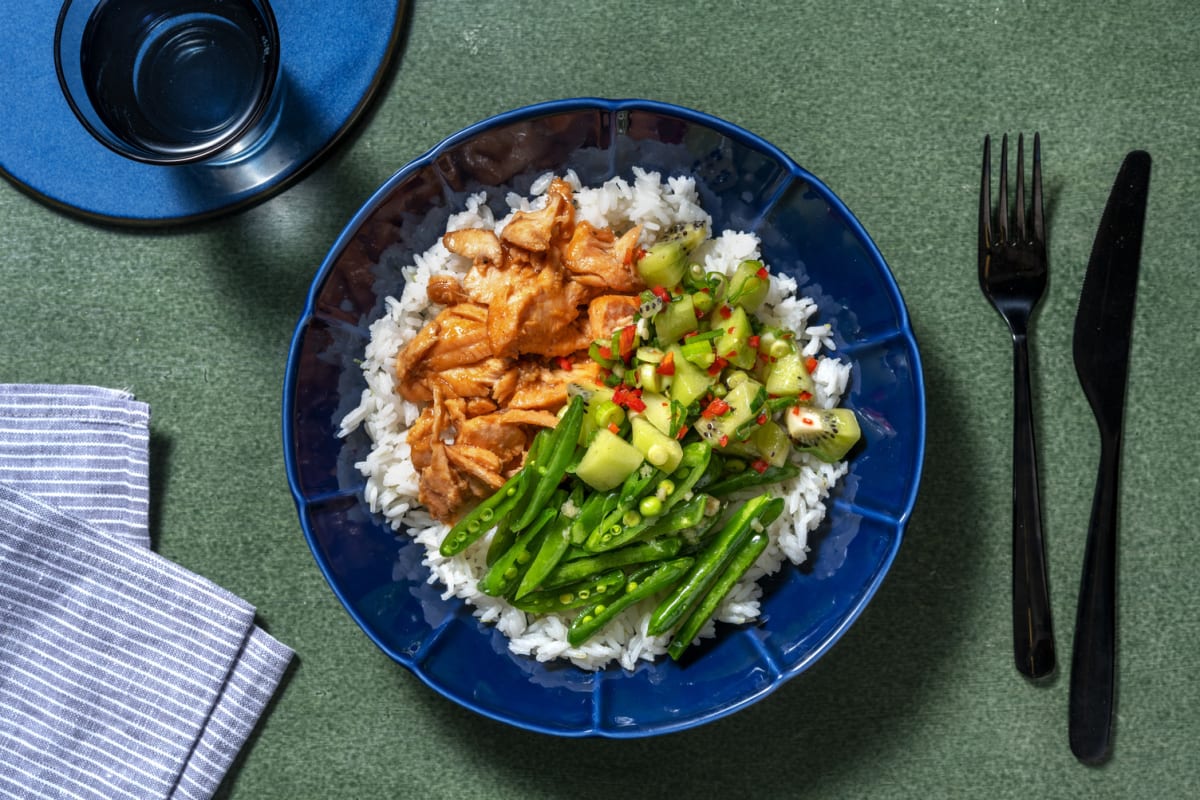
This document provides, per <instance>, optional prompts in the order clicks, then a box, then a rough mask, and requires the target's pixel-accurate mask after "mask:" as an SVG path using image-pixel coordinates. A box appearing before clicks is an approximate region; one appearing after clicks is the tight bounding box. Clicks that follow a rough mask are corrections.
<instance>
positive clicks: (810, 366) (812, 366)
mask: <svg viewBox="0 0 1200 800" xmlns="http://www.w3.org/2000/svg"><path fill="white" fill-rule="evenodd" d="M804 368H805V369H807V370H808V371H809V372H815V371H816V369H817V360H816V359H815V358H813V357H812V356H809V357H808V359H807V360H806V361H805V362H804Z"/></svg>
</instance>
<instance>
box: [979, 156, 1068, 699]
mask: <svg viewBox="0 0 1200 800" xmlns="http://www.w3.org/2000/svg"><path fill="white" fill-rule="evenodd" d="M991 161H992V142H991V137H990V136H987V137H984V140H983V179H982V181H981V187H980V193H979V285H980V286H981V287H982V288H983V294H984V295H985V296H986V297H987V299H988V300H989V301H991V303H992V305H993V306H994V307H995V308H996V310H997V311H998V312H1000V316H1001V317H1003V318H1004V321H1005V322H1006V323H1007V324H1008V329H1009V331H1010V332H1011V333H1012V340H1013V397H1014V402H1015V408H1014V417H1013V495H1012V508H1013V517H1012V519H1013V580H1012V587H1013V647H1014V656H1015V658H1016V664H1017V669H1018V670H1019V671H1020V672H1021V674H1023V675H1025V676H1027V677H1029V678H1042V677H1045V676H1046V675H1049V674H1050V673H1051V672H1053V671H1054V660H1055V657H1054V629H1053V626H1052V625H1051V621H1050V594H1049V590H1048V588H1047V582H1046V554H1045V546H1044V544H1043V540H1042V508H1041V499H1040V497H1039V491H1038V467H1037V451H1036V448H1035V447H1034V435H1033V403H1032V400H1031V392H1030V386H1029V349H1028V344H1027V340H1028V336H1029V318H1030V317H1031V316H1032V314H1033V309H1034V307H1035V306H1036V305H1037V303H1038V301H1039V300H1040V299H1041V297H1042V293H1043V292H1044V291H1045V288H1046V273H1047V264H1046V229H1045V224H1044V220H1043V218H1042V145H1041V139H1040V137H1039V136H1038V135H1037V134H1036V133H1035V134H1034V136H1033V198H1032V203H1031V204H1030V208H1029V209H1028V211H1027V210H1026V208H1025V165H1024V161H1025V137H1024V136H1018V138H1017V180H1016V184H1017V185H1016V198H1015V202H1014V204H1013V207H1012V209H1011V211H1010V209H1009V197H1008V135H1007V134H1005V136H1004V138H1003V140H1002V141H1001V144H1000V191H999V197H998V198H997V200H998V202H997V209H996V214H995V216H994V217H993V215H992V195H991V192H992V189H991V184H992V169H991Z"/></svg>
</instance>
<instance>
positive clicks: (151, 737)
mask: <svg viewBox="0 0 1200 800" xmlns="http://www.w3.org/2000/svg"><path fill="white" fill-rule="evenodd" d="M149 420H150V413H149V408H148V407H147V406H146V404H144V403H141V402H139V401H137V400H135V399H134V398H133V397H132V396H131V395H130V394H128V393H126V392H119V391H114V390H110V389H102V388H97V387H87V386H38V385H0V795H3V796H4V797H17V798H35V797H37V798H41V797H72V798H76V797H77V798H103V799H104V800H108V799H109V798H117V797H121V798H125V797H130V798H210V797H212V795H213V793H214V792H215V791H216V789H217V787H218V785H219V784H220V783H221V781H222V779H223V778H224V776H225V774H226V772H227V771H228V769H229V767H230V765H231V763H232V762H233V759H234V758H235V757H236V755H237V753H238V752H239V750H240V749H241V748H242V746H243V744H244V743H245V741H246V739H247V737H248V736H249V735H250V733H251V731H252V730H253V728H254V727H255V725H256V724H257V722H258V720H259V718H260V717H261V716H262V714H263V712H264V710H265V708H266V705H267V703H268V702H269V701H270V698H271V696H272V695H273V694H274V692H275V689H276V688H277V687H278V685H279V683H280V681H281V680H282V677H283V674H284V671H285V669H286V668H287V665H288V663H289V662H290V660H291V658H292V651H291V650H290V649H289V648H288V647H286V646H284V645H282V644H280V643H279V642H277V641H276V640H275V639H273V638H272V637H271V636H269V635H268V634H267V633H265V632H264V631H262V630H261V629H260V628H258V627H256V626H255V624H254V615H255V610H254V608H253V607H252V606H251V605H249V604H248V603H246V602H245V601H244V600H241V599H239V598H238V597H236V596H234V595H232V594H230V593H229V592H227V591H225V590H224V589H222V588H220V587H219V586H216V585H215V584H213V583H212V582H211V581H208V580H206V579H204V578H201V577H199V576H197V575H195V574H193V573H191V572H189V571H188V570H186V569H184V568H182V567H180V566H179V565H178V564H175V563H172V562H171V561H168V560H167V559H164V558H162V557H161V556H158V555H157V554H155V553H153V552H151V551H150V549H149V547H148V545H149V531H148V526H147V520H148V517H149V447H148V444H149Z"/></svg>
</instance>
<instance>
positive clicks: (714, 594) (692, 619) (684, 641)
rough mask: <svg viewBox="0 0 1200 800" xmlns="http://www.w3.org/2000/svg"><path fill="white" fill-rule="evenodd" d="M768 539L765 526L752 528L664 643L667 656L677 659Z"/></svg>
mask: <svg viewBox="0 0 1200 800" xmlns="http://www.w3.org/2000/svg"><path fill="white" fill-rule="evenodd" d="M770 542H771V537H770V535H768V534H767V532H766V531H765V530H761V531H755V532H754V533H752V534H751V535H750V538H749V539H747V540H746V542H745V543H744V544H743V545H742V546H741V547H740V548H738V551H737V552H736V553H735V554H734V556H733V558H732V559H731V560H730V562H729V565H728V566H727V567H726V568H725V570H724V571H723V572H722V573H721V575H720V576H719V577H718V578H717V579H716V581H715V582H714V583H713V585H712V588H711V589H709V590H708V593H707V594H705V595H704V599H702V600H701V601H700V603H699V605H697V606H696V608H695V610H693V611H692V613H691V614H690V615H689V616H688V618H687V619H686V620H684V622H683V624H682V625H681V626H679V630H678V631H676V632H675V637H674V638H673V639H672V640H671V643H670V644H669V645H667V654H668V655H669V656H671V658H673V659H675V660H676V661H678V660H679V657H680V656H681V655H683V651H684V650H686V649H687V648H688V647H689V646H690V645H691V643H692V642H694V641H695V640H696V637H697V636H699V635H700V629H701V628H703V627H704V623H706V622H708V620H709V619H711V618H712V615H713V614H715V613H716V612H717V607H718V606H720V605H721V601H723V600H724V599H725V596H726V595H728V594H729V592H730V590H731V589H733V587H734V586H735V585H736V584H737V582H738V581H740V580H741V579H742V576H743V575H745V574H746V571H747V570H749V569H750V567H752V566H754V562H755V561H757V560H758V557H759V556H760V555H762V552H763V551H764V550H766V549H767V545H768V544H770Z"/></svg>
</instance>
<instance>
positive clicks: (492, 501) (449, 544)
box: [439, 434, 544, 558]
mask: <svg viewBox="0 0 1200 800" xmlns="http://www.w3.org/2000/svg"><path fill="white" fill-rule="evenodd" d="M539 436H541V434H539ZM541 441H544V438H543V439H542V440H541ZM539 444H540V442H539V439H538V437H534V440H533V444H532V445H531V446H530V448H529V456H528V458H526V461H525V466H523V467H521V469H520V470H518V471H517V473H516V474H515V475H513V476H512V477H511V478H509V479H508V480H507V481H505V482H504V485H503V486H501V487H500V488H499V489H497V490H496V491H495V492H493V493H492V495H491V496H490V497H488V498H486V499H485V500H484V501H483V502H481V503H480V504H479V505H477V506H475V508H473V509H471V510H470V511H469V512H468V513H467V514H466V516H464V517H463V518H462V519H460V520H459V521H458V522H457V523H455V525H454V527H453V528H451V529H450V532H449V533H447V534H446V538H445V539H443V540H442V546H441V547H440V548H439V549H440V552H441V554H442V555H443V556H445V557H446V558H450V557H451V556H455V555H458V554H459V553H461V552H462V551H463V550H466V549H467V548H468V547H469V546H470V545H471V544H472V543H473V542H474V541H475V540H476V539H478V538H479V537H480V536H483V534H485V533H487V532H488V531H490V530H491V529H492V528H494V527H496V525H497V523H499V522H500V521H501V520H503V519H504V518H505V517H507V516H508V515H509V514H510V513H511V512H512V510H513V509H514V508H516V506H517V504H518V503H520V501H521V498H522V497H523V495H524V493H525V490H526V488H527V485H528V483H529V481H530V474H531V472H532V468H533V465H534V463H536V450H537V448H538V447H539Z"/></svg>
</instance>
